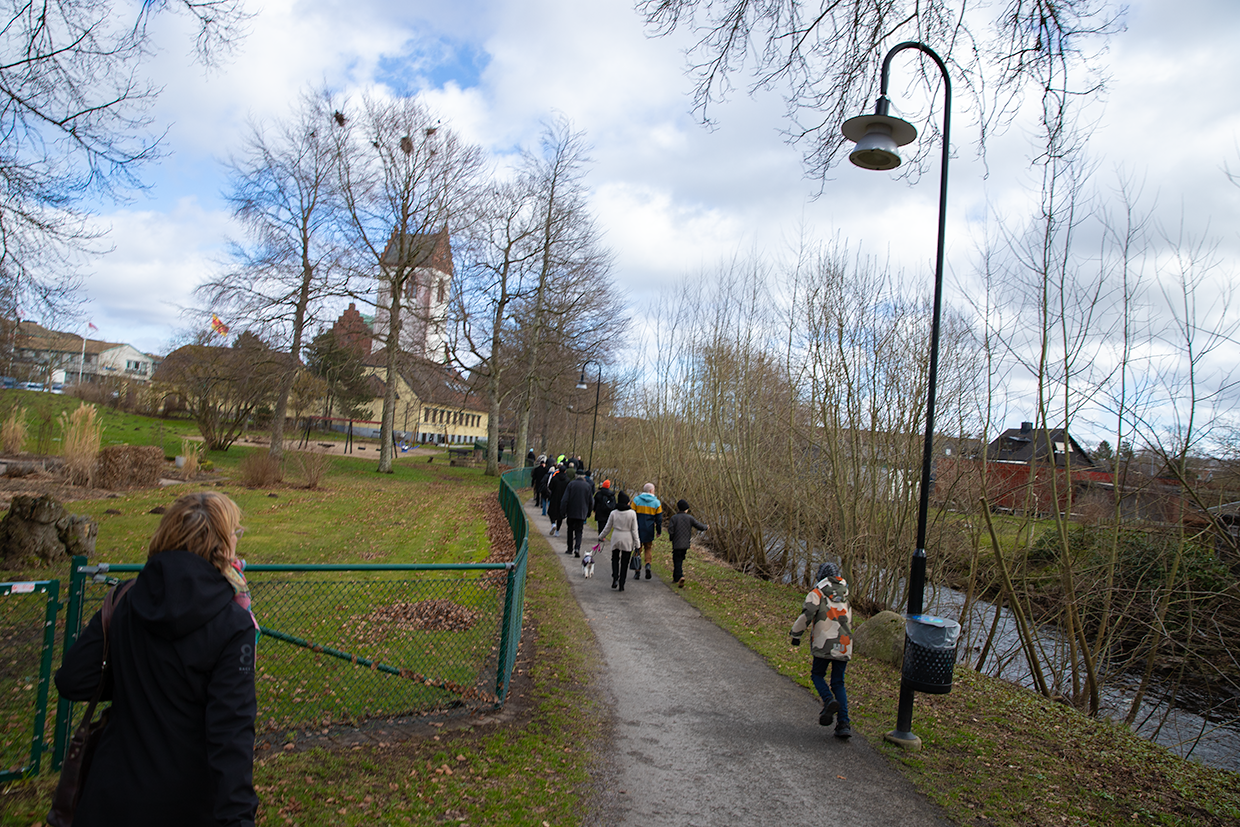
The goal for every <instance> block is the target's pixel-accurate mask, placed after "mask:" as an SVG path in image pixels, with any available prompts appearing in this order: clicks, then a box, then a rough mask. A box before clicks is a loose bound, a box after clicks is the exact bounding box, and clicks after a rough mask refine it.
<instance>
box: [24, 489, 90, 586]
mask: <svg viewBox="0 0 1240 827" xmlns="http://www.w3.org/2000/svg"><path fill="white" fill-rule="evenodd" d="M98 536H99V524H98V523H96V522H95V521H94V520H92V519H91V518H90V517H88V516H86V515H84V514H70V513H68V512H67V511H65V507H64V506H63V505H61V504H60V503H58V502H56V500H55V499H53V498H52V497H50V496H46V495H44V496H42V497H32V496H27V495H19V496H16V497H14V498H13V501H12V502H11V503H10V504H9V511H8V513H7V514H5V515H4V518H3V519H0V561H3V566H4V568H7V569H24V568H34V567H38V568H43V567H47V566H50V565H53V564H60V563H63V562H67V561H68V559H69V558H70V557H71V556H73V555H75V554H81V555H85V556H87V557H89V556H91V555H93V554H94V553H95V540H96V538H97V537H98Z"/></svg>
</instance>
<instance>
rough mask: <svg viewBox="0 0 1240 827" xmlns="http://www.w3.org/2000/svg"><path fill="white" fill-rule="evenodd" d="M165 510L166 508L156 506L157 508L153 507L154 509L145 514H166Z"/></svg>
mask: <svg viewBox="0 0 1240 827" xmlns="http://www.w3.org/2000/svg"><path fill="white" fill-rule="evenodd" d="M167 510H168V509H167V508H164V507H163V506H162V505H157V506H155V507H154V508H152V509H151V510H150V511H148V512H146V513H147V514H163V513H164V512H166V511H167Z"/></svg>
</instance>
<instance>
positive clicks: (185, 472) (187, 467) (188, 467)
mask: <svg viewBox="0 0 1240 827" xmlns="http://www.w3.org/2000/svg"><path fill="white" fill-rule="evenodd" d="M199 447H201V444H200V443H199V442H197V441H195V440H192V439H190V438H189V437H187V436H183V437H181V457H182V461H181V479H185V480H192V479H193V478H194V477H196V476H198V449H199Z"/></svg>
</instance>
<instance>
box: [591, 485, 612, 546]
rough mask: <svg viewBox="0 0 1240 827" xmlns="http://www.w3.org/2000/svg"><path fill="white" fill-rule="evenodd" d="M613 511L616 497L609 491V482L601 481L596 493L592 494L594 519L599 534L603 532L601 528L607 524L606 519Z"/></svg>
mask: <svg viewBox="0 0 1240 827" xmlns="http://www.w3.org/2000/svg"><path fill="white" fill-rule="evenodd" d="M615 510H616V495H615V494H613V493H612V491H611V480H603V484H602V485H600V486H599V488H598V491H597V492H595V494H594V519H595V521H596V522H597V523H598V530H599V532H600V533H601V532H602V530H603V526H605V525H606V524H607V518H608V517H610V516H611V512H613V511H615Z"/></svg>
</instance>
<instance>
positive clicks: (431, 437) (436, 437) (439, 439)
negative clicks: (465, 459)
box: [418, 433, 478, 445]
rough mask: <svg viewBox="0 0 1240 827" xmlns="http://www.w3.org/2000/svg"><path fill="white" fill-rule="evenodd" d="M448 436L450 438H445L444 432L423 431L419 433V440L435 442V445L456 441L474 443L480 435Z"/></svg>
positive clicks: (457, 442)
mask: <svg viewBox="0 0 1240 827" xmlns="http://www.w3.org/2000/svg"><path fill="white" fill-rule="evenodd" d="M447 436H448V438H447V439H446V440H445V439H444V435H443V434H437V433H421V434H418V442H427V443H432V444H434V445H444V444H448V443H455V444H461V443H470V444H473V443H474V441H475V440H477V439H478V437H475V436H469V435H467V434H448V435H447Z"/></svg>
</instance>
